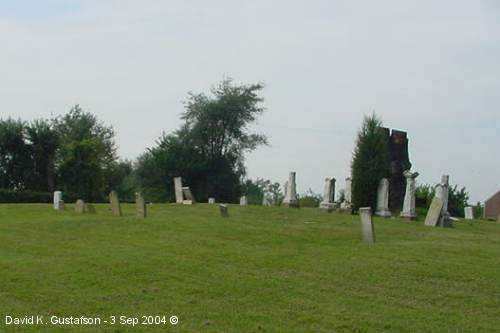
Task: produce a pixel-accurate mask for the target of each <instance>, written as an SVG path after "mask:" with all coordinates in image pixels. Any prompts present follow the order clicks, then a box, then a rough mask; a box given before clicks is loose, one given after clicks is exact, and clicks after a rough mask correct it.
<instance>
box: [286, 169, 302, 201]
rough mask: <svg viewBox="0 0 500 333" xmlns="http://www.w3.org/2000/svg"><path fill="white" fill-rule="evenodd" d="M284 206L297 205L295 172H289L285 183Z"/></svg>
mask: <svg viewBox="0 0 500 333" xmlns="http://www.w3.org/2000/svg"><path fill="white" fill-rule="evenodd" d="M283 205H284V206H285V207H298V206H299V201H298V199H297V185H296V183H295V172H290V174H289V175H288V181H287V183H286V189H285V198H284V199H283Z"/></svg>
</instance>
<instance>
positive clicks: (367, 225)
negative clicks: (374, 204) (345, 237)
mask: <svg viewBox="0 0 500 333" xmlns="http://www.w3.org/2000/svg"><path fill="white" fill-rule="evenodd" d="M359 216H360V218H361V232H362V236H363V240H364V241H365V242H368V243H375V229H374V228H373V220H372V209H371V207H362V208H360V209H359Z"/></svg>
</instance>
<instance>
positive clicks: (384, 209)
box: [375, 178, 391, 217]
mask: <svg viewBox="0 0 500 333" xmlns="http://www.w3.org/2000/svg"><path fill="white" fill-rule="evenodd" d="M375 215H377V216H382V217H390V216H391V212H390V210H389V180H388V179H387V178H382V179H381V180H380V183H379V185H378V190H377V210H376V211H375Z"/></svg>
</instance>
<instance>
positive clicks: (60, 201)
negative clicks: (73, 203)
mask: <svg viewBox="0 0 500 333" xmlns="http://www.w3.org/2000/svg"><path fill="white" fill-rule="evenodd" d="M65 209H66V207H65V206H64V200H59V210H65Z"/></svg>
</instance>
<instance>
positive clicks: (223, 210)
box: [219, 204, 229, 217]
mask: <svg viewBox="0 0 500 333" xmlns="http://www.w3.org/2000/svg"><path fill="white" fill-rule="evenodd" d="M219 212H220V216H222V217H229V212H228V211H227V206H226V205H223V204H220V205H219Z"/></svg>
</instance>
